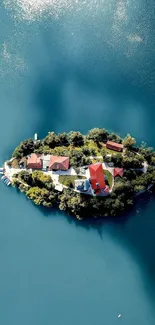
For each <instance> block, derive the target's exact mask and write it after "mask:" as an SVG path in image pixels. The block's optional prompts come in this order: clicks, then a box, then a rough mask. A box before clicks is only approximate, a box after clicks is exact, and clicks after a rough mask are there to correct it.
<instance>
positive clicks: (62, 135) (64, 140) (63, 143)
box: [58, 132, 69, 146]
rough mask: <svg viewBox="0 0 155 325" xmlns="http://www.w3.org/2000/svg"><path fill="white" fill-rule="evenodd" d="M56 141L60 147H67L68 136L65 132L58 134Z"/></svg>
mask: <svg viewBox="0 0 155 325" xmlns="http://www.w3.org/2000/svg"><path fill="white" fill-rule="evenodd" d="M58 141H59V144H60V145H61V146H69V141H68V135H67V133H65V132H63V133H59V134H58Z"/></svg>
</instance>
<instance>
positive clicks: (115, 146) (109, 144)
mask: <svg viewBox="0 0 155 325" xmlns="http://www.w3.org/2000/svg"><path fill="white" fill-rule="evenodd" d="M106 147H107V148H108V149H111V150H115V151H119V152H120V151H123V144H121V143H116V142H113V141H107V143H106Z"/></svg>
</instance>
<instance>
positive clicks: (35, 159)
mask: <svg viewBox="0 0 155 325" xmlns="http://www.w3.org/2000/svg"><path fill="white" fill-rule="evenodd" d="M41 156H42V155H37V154H35V153H31V155H30V156H29V157H28V159H27V168H32V169H41V168H42V165H43V162H42V159H41Z"/></svg>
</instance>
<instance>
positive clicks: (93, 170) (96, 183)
mask: <svg viewBox="0 0 155 325" xmlns="http://www.w3.org/2000/svg"><path fill="white" fill-rule="evenodd" d="M89 172H90V179H91V185H92V189H93V190H99V189H102V188H105V186H106V184H105V181H104V173H103V168H102V164H94V165H90V166H89Z"/></svg>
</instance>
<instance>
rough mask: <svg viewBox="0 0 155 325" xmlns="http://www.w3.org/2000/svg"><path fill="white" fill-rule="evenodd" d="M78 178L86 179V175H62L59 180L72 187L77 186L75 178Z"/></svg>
mask: <svg viewBox="0 0 155 325" xmlns="http://www.w3.org/2000/svg"><path fill="white" fill-rule="evenodd" d="M76 179H86V177H84V176H79V175H60V176H59V182H60V183H61V184H63V185H65V186H68V187H70V188H75V180H76Z"/></svg>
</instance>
